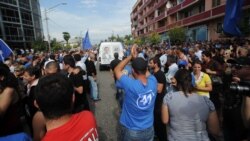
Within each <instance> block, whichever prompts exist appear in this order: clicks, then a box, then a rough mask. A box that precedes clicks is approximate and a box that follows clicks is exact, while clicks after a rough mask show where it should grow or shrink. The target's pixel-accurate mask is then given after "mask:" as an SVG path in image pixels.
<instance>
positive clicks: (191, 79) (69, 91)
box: [0, 40, 250, 141]
mask: <svg viewBox="0 0 250 141" xmlns="http://www.w3.org/2000/svg"><path fill="white" fill-rule="evenodd" d="M124 54H125V55H124V59H123V60H119V59H118V56H119V54H118V53H114V58H115V59H114V60H113V61H112V62H111V64H110V70H111V73H112V75H113V78H114V83H115V86H116V88H117V91H116V92H117V93H116V98H117V99H118V101H119V102H118V103H119V106H120V110H121V114H120V120H119V121H120V128H119V129H120V132H119V139H118V140H119V141H142V140H145V141H153V140H158V141H167V140H168V141H184V140H190V141H191V140H194V141H209V140H211V141H216V140H225V141H244V140H249V139H250V138H249V136H250V130H249V129H248V128H249V126H250V122H249V119H250V94H249V93H250V91H249V89H250V88H249V87H250V85H249V84H250V83H249V82H250V55H249V54H250V42H249V41H248V40H244V41H241V42H233V41H230V42H228V41H226V42H192V43H191V42H188V43H187V42H186V43H183V44H176V45H169V44H162V45H161V47H157V46H141V47H138V46H137V45H133V46H132V47H127V48H124ZM97 58H98V50H89V51H71V52H66V51H61V52H57V53H51V54H48V53H34V52H30V53H28V52H26V53H24V52H16V54H15V55H12V56H10V57H9V58H7V59H5V61H4V63H0V118H1V120H0V123H1V124H0V125H1V126H0V140H1V139H2V140H8V139H10V138H13V137H15V138H16V139H21V138H23V139H26V140H34V141H39V140H44V141H50V140H84V141H85V140H86V141H89V140H98V138H99V137H98V130H97V125H96V121H95V117H94V114H93V111H92V110H91V109H92V108H91V103H95V102H98V101H99V100H101V99H100V96H99V90H98V85H97V79H98V78H97V70H96V65H97ZM111 81H112V80H111ZM233 86H236V87H233ZM242 88H243V89H242ZM22 132H25V134H21V135H20V134H18V133H22Z"/></svg>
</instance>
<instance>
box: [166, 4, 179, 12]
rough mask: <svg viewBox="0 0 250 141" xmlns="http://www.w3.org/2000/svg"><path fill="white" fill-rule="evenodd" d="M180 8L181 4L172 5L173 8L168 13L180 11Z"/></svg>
mask: <svg viewBox="0 0 250 141" xmlns="http://www.w3.org/2000/svg"><path fill="white" fill-rule="evenodd" d="M180 9H181V4H179V5H176V6H174V7H171V8H170V9H169V10H168V15H170V14H173V13H176V12H177V11H179V10H180Z"/></svg>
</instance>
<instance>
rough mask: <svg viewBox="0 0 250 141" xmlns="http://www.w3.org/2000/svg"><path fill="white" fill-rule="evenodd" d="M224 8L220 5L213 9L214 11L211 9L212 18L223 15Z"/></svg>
mask: <svg viewBox="0 0 250 141" xmlns="http://www.w3.org/2000/svg"><path fill="white" fill-rule="evenodd" d="M225 8H226V6H225V5H221V6H218V7H216V8H214V9H212V16H215V15H219V14H222V13H225Z"/></svg>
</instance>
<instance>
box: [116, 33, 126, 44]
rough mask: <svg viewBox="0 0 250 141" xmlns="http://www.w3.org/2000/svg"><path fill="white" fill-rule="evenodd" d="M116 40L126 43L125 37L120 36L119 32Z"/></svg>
mask: <svg viewBox="0 0 250 141" xmlns="http://www.w3.org/2000/svg"><path fill="white" fill-rule="evenodd" d="M116 41H117V42H122V43H124V39H123V38H122V37H120V36H119V35H118V34H117V35H116Z"/></svg>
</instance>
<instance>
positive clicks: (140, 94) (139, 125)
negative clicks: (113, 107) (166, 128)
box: [114, 45, 157, 141]
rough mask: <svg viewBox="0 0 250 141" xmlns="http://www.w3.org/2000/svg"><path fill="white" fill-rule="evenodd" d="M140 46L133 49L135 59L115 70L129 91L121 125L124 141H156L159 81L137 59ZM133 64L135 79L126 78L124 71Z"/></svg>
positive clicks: (134, 46) (125, 99) (127, 61)
mask: <svg viewBox="0 0 250 141" xmlns="http://www.w3.org/2000/svg"><path fill="white" fill-rule="evenodd" d="M136 47H137V45H133V47H132V48H131V55H130V56H128V57H127V58H126V59H124V60H123V61H121V62H120V63H119V64H118V65H117V66H116V68H115V70H114V72H115V76H116V78H117V80H119V82H120V83H121V86H122V88H123V89H124V91H125V97H124V103H123V107H122V114H121V117H120V124H121V139H120V140H121V141H128V140H145V141H153V139H154V127H153V122H154V118H153V112H154V104H155V98H156V95H157V80H156V78H155V77H154V76H153V75H150V73H149V71H148V68H147V66H148V65H147V62H146V61H145V60H144V59H142V58H139V57H137V54H138V53H137V51H136ZM131 59H133V61H132V75H133V76H134V78H130V77H129V76H127V75H125V74H123V72H122V71H123V69H124V67H125V66H126V65H127V64H128V63H129V62H130V61H131Z"/></svg>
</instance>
